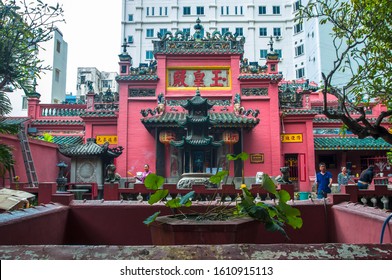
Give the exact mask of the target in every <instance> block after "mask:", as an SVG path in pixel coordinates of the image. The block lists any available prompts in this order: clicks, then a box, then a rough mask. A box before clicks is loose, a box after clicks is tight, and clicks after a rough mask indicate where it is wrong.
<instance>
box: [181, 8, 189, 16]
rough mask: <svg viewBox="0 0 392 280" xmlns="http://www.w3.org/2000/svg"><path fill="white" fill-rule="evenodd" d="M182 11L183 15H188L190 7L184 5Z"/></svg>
mask: <svg viewBox="0 0 392 280" xmlns="http://www.w3.org/2000/svg"><path fill="white" fill-rule="evenodd" d="M182 13H183V15H184V16H188V15H190V14H191V7H184V8H182Z"/></svg>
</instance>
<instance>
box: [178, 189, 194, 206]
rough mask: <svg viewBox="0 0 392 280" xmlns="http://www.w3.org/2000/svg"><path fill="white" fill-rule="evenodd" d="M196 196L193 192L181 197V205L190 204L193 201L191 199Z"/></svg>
mask: <svg viewBox="0 0 392 280" xmlns="http://www.w3.org/2000/svg"><path fill="white" fill-rule="evenodd" d="M194 195H195V191H191V192H189V193H187V194H186V195H184V196H183V197H181V200H180V204H181V205H186V204H187V203H188V202H190V201H191V198H193V196H194ZM191 203H192V202H191Z"/></svg>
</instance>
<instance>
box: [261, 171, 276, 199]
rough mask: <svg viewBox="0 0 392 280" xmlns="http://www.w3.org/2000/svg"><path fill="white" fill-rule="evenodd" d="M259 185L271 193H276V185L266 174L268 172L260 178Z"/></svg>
mask: <svg viewBox="0 0 392 280" xmlns="http://www.w3.org/2000/svg"><path fill="white" fill-rule="evenodd" d="M261 187H262V188H263V189H265V190H266V191H268V192H269V193H271V194H277V191H276V185H275V183H274V181H272V179H271V178H270V176H268V174H265V173H264V174H263V176H262V179H261Z"/></svg>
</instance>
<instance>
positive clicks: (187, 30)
mask: <svg viewBox="0 0 392 280" xmlns="http://www.w3.org/2000/svg"><path fill="white" fill-rule="evenodd" d="M182 33H184V35H185V34H187V35H188V36H190V35H191V29H190V28H183V29H182Z"/></svg>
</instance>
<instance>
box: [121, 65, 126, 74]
mask: <svg viewBox="0 0 392 280" xmlns="http://www.w3.org/2000/svg"><path fill="white" fill-rule="evenodd" d="M124 73H127V66H126V65H121V74H124Z"/></svg>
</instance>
